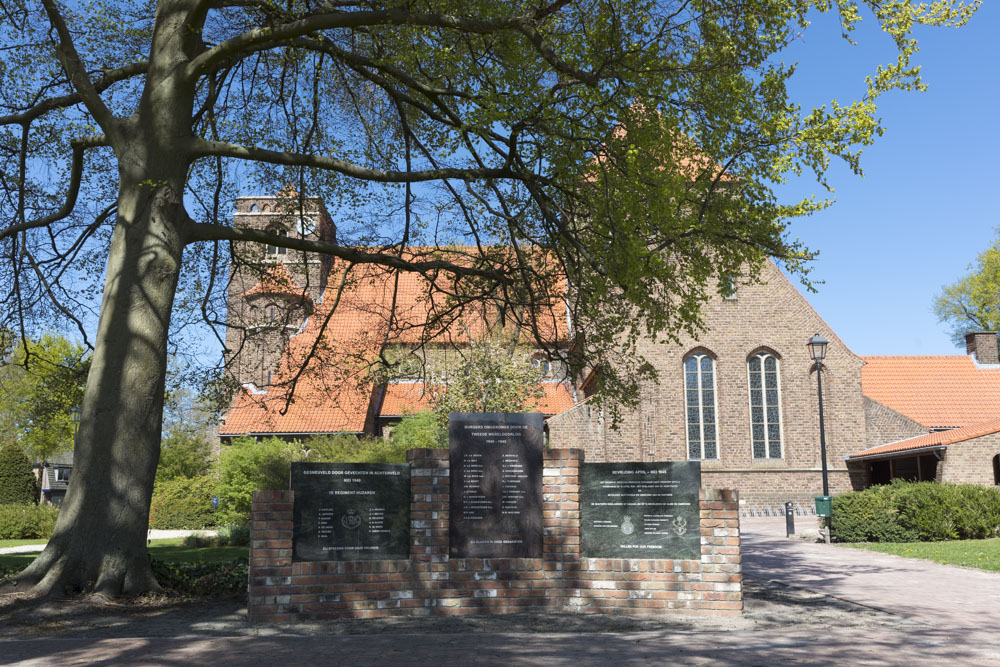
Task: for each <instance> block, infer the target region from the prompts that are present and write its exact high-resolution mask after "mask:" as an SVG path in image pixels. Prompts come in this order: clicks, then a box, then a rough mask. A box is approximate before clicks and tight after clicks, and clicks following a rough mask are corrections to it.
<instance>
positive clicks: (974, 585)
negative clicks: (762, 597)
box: [741, 518, 1000, 664]
mask: <svg viewBox="0 0 1000 667" xmlns="http://www.w3.org/2000/svg"><path fill="white" fill-rule="evenodd" d="M815 526H816V523H815V520H814V519H808V520H803V519H801V518H799V519H798V520H797V521H796V528H797V529H798V530H802V529H804V528H815ZM741 528H742V535H743V567H744V574H745V576H748V577H756V578H760V579H767V580H773V581H777V582H780V583H783V584H786V585H790V586H797V587H800V588H806V589H809V590H813V591H817V592H820V593H824V594H826V595H830V596H833V597H836V598H840V599H842V600H848V601H850V602H855V603H858V604H863V605H866V606H869V607H874V608H876V609H881V610H883V611H887V612H889V613H892V614H896V615H898V616H900V617H902V618H905V619H908V620H910V621H912V622H914V623H915V624H921V625H925V626H928V627H929V628H934V629H935V630H937V631H939V632H940V633H943V634H944V636H946V637H948V638H950V639H952V640H960V641H962V642H966V643H968V644H970V645H976V646H980V647H982V648H983V649H985V650H989V651H992V652H993V654H994V655H995V656H996V658H997V663H996V664H1000V572H987V571H984V570H976V569H973V568H965V567H958V566H954V565H941V564H940V563H934V562H932V561H927V560H920V559H915V558H902V557H900V556H891V555H888V554H881V553H878V552H872V551H863V550H860V549H851V548H849V547H844V546H838V545H826V544H817V543H808V542H802V541H799V540H794V539H787V538H786V537H785V521H784V519H783V518H778V519H773V518H772V519H766V518H765V519H762V518H745V519H743V521H742V524H741ZM861 639H863V637H859V640H861Z"/></svg>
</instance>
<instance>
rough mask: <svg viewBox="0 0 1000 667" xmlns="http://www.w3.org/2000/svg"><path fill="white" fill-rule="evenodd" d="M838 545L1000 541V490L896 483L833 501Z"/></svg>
mask: <svg viewBox="0 0 1000 667" xmlns="http://www.w3.org/2000/svg"><path fill="white" fill-rule="evenodd" d="M832 523H833V531H832V533H831V536H832V538H833V539H834V540H836V541H838V542H916V541H922V542H933V541H940V540H971V539H984V538H990V537H1000V488H993V487H986V486H979V485H976V484H942V483H938V482H901V481H898V480H897V481H894V482H893V483H892V484H889V485H885V486H875V487H872V488H870V489H866V490H864V491H854V492H851V493H844V494H841V495H839V496H835V497H834V499H833V518H832Z"/></svg>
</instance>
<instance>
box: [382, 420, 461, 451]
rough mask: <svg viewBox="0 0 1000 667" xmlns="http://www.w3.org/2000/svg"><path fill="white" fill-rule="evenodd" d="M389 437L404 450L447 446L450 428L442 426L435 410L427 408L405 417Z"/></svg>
mask: <svg viewBox="0 0 1000 667" xmlns="http://www.w3.org/2000/svg"><path fill="white" fill-rule="evenodd" d="M389 439H390V440H391V441H392V442H393V444H394V445H395V446H396V447H398V448H400V449H402V450H403V451H406V450H407V449H434V448H436V447H447V446H448V429H447V428H444V427H442V426H441V422H440V421H439V420H438V417H437V415H436V414H435V413H434V412H432V411H431V410H425V411H423V412H418V413H417V414H414V415H406V416H405V417H403V419H402V421H400V422H399V423H398V424H396V426H395V427H394V428H393V429H392V434H390V436H389Z"/></svg>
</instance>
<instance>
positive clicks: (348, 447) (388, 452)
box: [305, 413, 430, 463]
mask: <svg viewBox="0 0 1000 667" xmlns="http://www.w3.org/2000/svg"><path fill="white" fill-rule="evenodd" d="M428 414H430V413H428ZM404 421H405V419H404ZM397 428H398V427H397ZM413 446H414V445H412V444H409V443H408V442H400V441H397V440H396V438H395V431H393V438H392V439H391V440H389V439H386V438H371V437H368V438H358V437H357V436H355V435H354V434H353V433H338V434H337V435H321V436H316V437H314V438H310V439H309V440H307V441H306V442H305V447H306V448H307V449H308V450H309V453H308V456H307V460H309V461H328V462H331V463H406V450H407V449H410V448H412V447H413Z"/></svg>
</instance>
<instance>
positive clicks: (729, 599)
mask: <svg viewBox="0 0 1000 667" xmlns="http://www.w3.org/2000/svg"><path fill="white" fill-rule="evenodd" d="M407 459H408V460H409V463H410V475H411V476H410V480H411V489H412V492H411V504H410V526H411V527H410V558H409V560H368V561H324V562H302V563H293V562H292V502H293V494H292V492H291V491H258V492H256V493H255V494H254V498H253V516H252V521H251V531H252V532H251V537H252V542H251V550H250V592H249V593H250V595H249V604H248V609H249V616H250V620H251V621H254V622H264V623H288V622H292V621H295V620H297V619H303V620H306V619H310V620H311V619H324V618H374V617H380V616H398V615H408V616H417V615H424V616H425V615H453V614H454V615H460V614H477V613H510V612H524V611H540V610H554V611H584V612H599V613H606V612H624V613H685V614H691V613H695V614H711V615H735V614H740V613H741V612H742V611H743V574H742V568H741V564H740V520H739V512H738V499H737V494H736V491H728V490H724V491H707V490H704V489H702V491H701V553H702V556H701V560H700V561H697V560H663V559H645V558H642V559H640V558H626V559H621V558H614V559H613V558H581V557H580V478H579V470H580V463H581V462H582V461H583V452H582V451H581V450H579V449H556V450H547V451H546V452H545V462H544V466H545V468H544V479H543V484H544V486H543V489H542V493H543V500H544V504H543V511H544V517H545V544H544V555H543V557H542V558H449V557H448V493H449V488H450V483H449V476H448V450H446V449H414V450H411V451H410V452H408V454H407Z"/></svg>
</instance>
